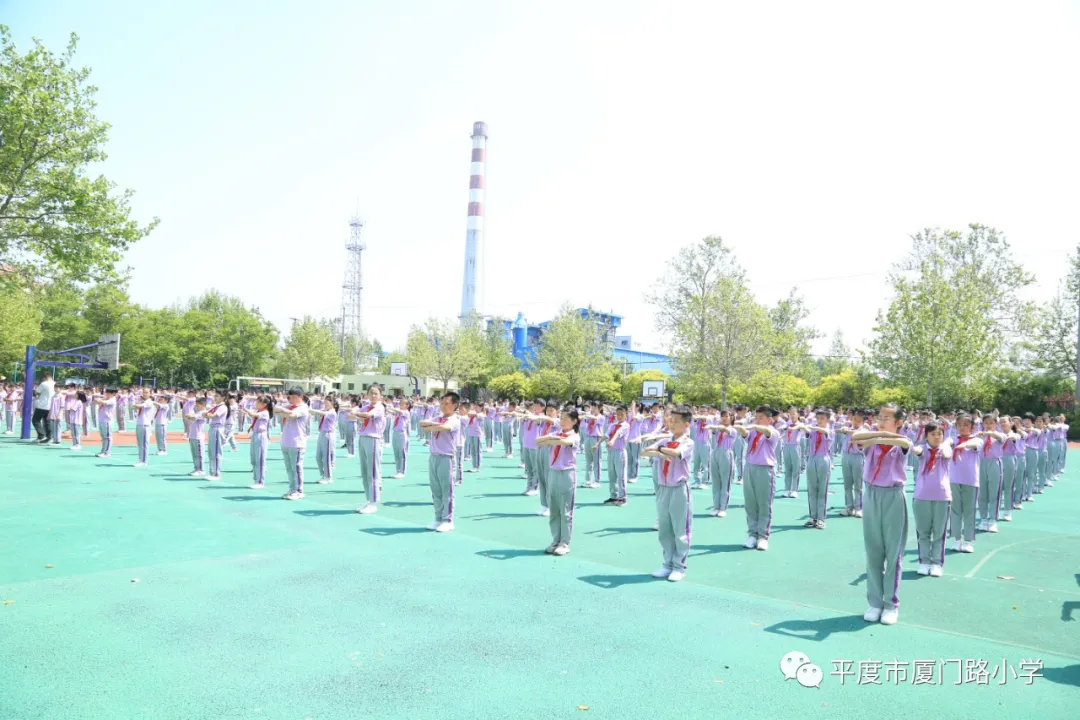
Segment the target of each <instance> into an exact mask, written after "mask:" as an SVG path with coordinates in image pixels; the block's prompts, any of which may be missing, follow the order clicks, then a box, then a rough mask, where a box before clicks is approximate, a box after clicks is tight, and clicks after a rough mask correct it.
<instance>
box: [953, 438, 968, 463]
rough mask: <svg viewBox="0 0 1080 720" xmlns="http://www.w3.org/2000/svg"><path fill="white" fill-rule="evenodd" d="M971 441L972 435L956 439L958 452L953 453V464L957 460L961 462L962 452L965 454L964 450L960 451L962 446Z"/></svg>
mask: <svg viewBox="0 0 1080 720" xmlns="http://www.w3.org/2000/svg"><path fill="white" fill-rule="evenodd" d="M970 439H971V436H970V435H961V436H960V437H958V438H957V439H956V450H954V451H953V456H952V459H953V462H956V461H957V460H959V459H960V454H961V453H962V452H964V451H963V450H961V449H960V446H961V445H963V444H964V443H966V442H967V441H968V440H970Z"/></svg>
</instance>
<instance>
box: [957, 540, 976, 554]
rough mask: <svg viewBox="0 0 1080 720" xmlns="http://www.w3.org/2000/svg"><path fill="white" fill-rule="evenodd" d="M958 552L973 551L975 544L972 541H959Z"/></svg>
mask: <svg viewBox="0 0 1080 720" xmlns="http://www.w3.org/2000/svg"><path fill="white" fill-rule="evenodd" d="M960 552H962V553H973V552H975V544H974V543H969V542H964V543H960Z"/></svg>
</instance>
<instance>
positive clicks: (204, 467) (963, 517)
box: [0, 385, 1068, 624]
mask: <svg viewBox="0 0 1080 720" xmlns="http://www.w3.org/2000/svg"><path fill="white" fill-rule="evenodd" d="M3 392H4V395H3V396H2V397H0V401H2V402H3V403H4V407H5V408H6V407H7V405H8V403H9V402H11V403H12V404H13V405H14V404H17V403H18V400H19V397H18V395H17V392H18V391H17V389H4V391H3ZM12 412H13V410H12ZM174 417H180V418H182V420H183V428H184V435H185V437H186V438H187V441H188V446H189V450H190V453H191V458H192V466H193V469H192V471H191V475H193V476H205V477H206V478H207V479H208V480H211V481H212V480H217V479H218V478H219V477H220V473H221V466H222V455H223V452H224V449H225V448H226V447H229V448H231V449H232V450H233V451H236V450H237V449H238V448H237V444H236V438H235V434H236V433H237V432H244V430H245V428H246V429H247V430H248V432H249V433H250V445H249V459H250V465H251V472H252V476H253V483H252V485H251V488H252V489H255V490H259V489H263V488H265V487H266V472H267V468H266V457H267V450H268V448H269V446H270V442H271V440H270V435H271V430H272V429H278V430H279V431H280V436H279V438H278V443H279V445H280V449H281V453H282V458H283V462H284V465H285V472H286V475H287V477H288V480H289V489H288V492H287V493H286V494H285V495H284V496H283V497H284V499H286V500H300V499H303V498H304V456H305V453H306V449H307V444H308V440H309V437H310V436H311V435H312V434H313V433H314V434H317V441H316V463H317V466H318V470H319V480H318V482H319V483H322V484H329V483H332V482H333V479H334V469H335V465H336V462H337V451H338V450H344V451H345V454H346V457H348V458H354V457H357V456H359V465H360V475H361V479H362V483H363V488H364V493H365V503H364V504H363V505H362V506H361V507H359V508H357V512H358V513H361V514H370V513H374V512H377V511H378V506H379V502H380V497H381V492H382V477H381V472H380V468H381V464H382V455H383V452H384V450H385V448H386V447H390V448H391V449H392V452H393V455H394V462H395V470H396V474H395V475H394V477H395V478H402V477H405V475H406V473H407V472H408V469H409V466H408V457H409V447H410V441H411V440H412V439H413V438H415V439H417V440H419V441H420V442H421V443H423V444H425V445H427V446H428V454H429V458H428V481H429V485H430V488H431V496H432V506H433V511H434V519H433V522H432V523H431V524H430V525H429V526H428V527H429V529H431V530H434V531H437V532H449V531H452V530H453V529H454V511H455V497H454V492H455V487H457V486H460V485H461V484H462V482H463V473H467V472H479V471H480V469H481V466H482V463H483V455H484V454H486V453H492V452H495V451H496V446H497V445H498V446H499V449H498V452H500V453H502V455H503V457H504V458H507V459H510V458H514V457H515V451H516V453H517V455H516V456H517V458H518V460H519V465H520V468H521V469H522V471H523V472H522V478H523V479H524V481H525V483H524V490H523V491H522V494H523V495H525V496H533V497H538V499H539V508H538V510H537V515H540V516H543V517H547V518H548V523H549V527H550V531H551V544H550V545H549V546H548V547H547V548H546V550H545V552H547V553H549V554H552V555H558V556H562V555H566V554H567V553H569V552H570V544H571V538H572V533H573V521H574V504H575V498H576V491H577V489H578V488H600V487H601V477H602V475H603V474H604V472H605V468H606V477H607V491H608V495H609V497H608V499H607V500H605V504H609V505H612V506H616V507H622V506H625V505H626V504H627V502H628V498H627V485H628V484H632V483H636V482H638V479H639V477H640V476H641V475H642V470H643V468H645V467H649V468H650V473H649V474H650V476H651V478H652V481H653V494H654V497H655V508H656V522H655V523H654V525H653V530H655V531H657V532H658V534H659V542H660V546H661V550H662V556H663V565H662V567H661V568H659V569H658V570H657V571H656V572H654V573H653V576H654V577H657V578H666V579H668V580H669V581H673V582H675V581H678V580H681V579H682V578H684V577H685V575H686V570H687V556H688V554H689V550H690V542H691V535H692V526H693V491H694V490H700V489H709V490H711V493H710V498H709V502H710V505H711V510H710V515H712V516H713V517H717V518H724V517H726V516H727V511H728V506H729V502H730V499H731V493H732V487H733V486H734V485H742V487H743V499H744V509H745V515H746V524H747V537H746V542H745V543H744V547H746V548H747V549H755V550H760V551H765V550H768V547H769V539H770V535H771V528H772V517H773V503H774V500H775V499H776V498H777V497H779V498H788V499H796V498H798V496H799V493H800V488H801V486H802V483H803V478H804V476H805V483H806V486H805V491H806V499H807V516H808V520H807V521H806V523H805V527H806V528H813V529H817V530H825V529H826V521H827V517H828V515H829V508H828V486H829V478H830V476H831V474H832V469H833V467H834V465H835V464H839V465H840V469H841V476H842V479H843V488H844V505H843V507H842V508H841V509H840V510H839V511H838V512H837V513H836V514H837V515H839V516H846V517H854V518H861V519H862V527H863V540H864V546H865V552H866V559H867V599H868V604H869V608H868V610H867V612H866V614H865V616H864V617H865V619H866V620H867V621H868V622H877V621H880V622H882V623H884V624H893V623H895V622H896V621H897V618H898V612H899V611H898V607H899V585H900V578H901V563H902V559H903V552H904V547H905V545H906V543H907V538H908V532H909V531H908V527H909V514H908V508H907V492H906V488H905V486H906V485H907V483H908V474H909V473H910V475H911V483H912V485H913V493H912V513H911V514H912V516H913V518H914V523H915V533H916V538H917V544H918V560H919V566H918V573H919V574H920V575H927V576H932V577H940V576H941V575H942V574H943V568H944V564H945V558H946V549H947V548H946V544H947V541H948V537H949V535H950V534H951V536H952V543H951V545H950V546H949V548H948V549H949V550H952V551H955V552H963V553H970V552H973V551H974V545H975V540H976V533H977V532H989V533H996V532H998V531H999V525H998V523H999V522H1010V521H1012V519H1013V512H1014V511H1019V510H1022V509H1024V508H1025V503H1032V502H1034V501H1035V497H1034V496H1035V495H1040V494H1042V493H1044V492H1045V491H1046V490H1047V489H1048V488H1052V487H1053V486H1054V482H1055V480H1056V479H1057V478H1058V477H1059V476H1060V475H1061V473H1062V472H1063V470H1064V468H1065V460H1066V455H1067V453H1066V448H1067V432H1068V425H1067V424H1066V423H1065V417H1064V416H1063V415H1062V416H1054V417H1052V416H1050V415H1048V414H1043V415H1040V416H1035V415H1034V414H1032V413H1026V414H1025V415H1023V416H1021V417H1009V416H1004V415H1000V414H999V413H997V412H996V411H994V412H987V413H979V412H974V413H971V414H968V413H965V412H949V413H946V414H944V415H942V416H936V415H935V414H934V413H932V412H930V411H926V410H924V411H921V412H911V413H905V412H904V411H903V410H901V409H900V408H898V407H896V406H895V405H886V406H884V407H882V408H880V409H878V410H867V409H861V408H846V409H837V410H835V411H834V410H833V409H830V408H817V409H813V408H807V407H796V406H791V407H789V408H788V409H787V410H786V411H783V412H782V411H780V410H776V409H773V408H770V407H767V406H761V407H758V408H756V409H755V410H754V411H753V412H750V411H749V409H748V408H747V407H746V406H744V405H736V406H735V407H733V408H732V409H730V410H729V409H725V410H718V409H716V408H715V407H687V406H678V407H675V406H673V405H670V404H667V405H661V404H654V405H651V406H646V405H638V404H636V403H632V404H630V405H629V406H627V405H614V406H612V405H603V404H600V403H582V402H579V403H569V404H567V403H559V402H555V401H545V400H533V401H530V402H516V401H497V402H476V403H473V402H469V401H463V400H462V399H461V398H460V397H459V396H458V395H457V394H456V393H452V392H451V393H446V394H445V395H443V396H442V397H432V398H427V399H420V398H415V399H408V398H400V397H399V398H384V397H383V395H382V389H381V387H380V386H378V385H372V386H371V387H370V388H369V390H368V391H367V393H366V394H365V395H364V396H362V397H361V396H356V395H348V396H346V395H337V394H329V395H325V396H324V395H313V396H308V395H306V394H305V393H304V392H303V391H301V390H299V389H292V390H289V391H288V392H287V393H281V394H278V395H276V396H274V395H270V394H245V393H222V392H208V391H202V392H197V391H165V392H156V391H153V390H150V389H148V388H141V389H122V390H119V391H118V390H116V389H112V388H105V389H101V390H100V391H98V390H95V389H91V390H86V389H83V388H79V387H75V386H68V387H67V388H66V389H59V390H58V391H57V392H56V394H55V395H54V396H53V399H52V406H51V407H50V409H49V413H48V422H49V428H47V429H46V432H45V433H44V434H43V433H42V432H41V431H40V430H39V442H41V443H50V442H51V443H53V444H56V443H59V442H60V430H61V427H60V426H61V424H63V425H64V426H66V428H67V430H68V432H69V433H70V435H71V442H72V448H71V449H72V450H80V449H81V444H80V443H81V440H80V438H81V436H83V435H85V434H86V432H88V431H89V430H90V429H93V428H94V427H95V426H96V428H97V430H98V432H99V433H100V435H101V452H100V453H98V456H99V457H109V456H110V454H111V451H112V448H111V434H112V426H113V424H114V422H115V423H116V425H117V427H118V429H119V430H124V429H125V422H126V421H130V422H132V423H134V427H135V433H136V446H137V453H138V460H137V462H135V464H134V465H135V467H144V466H145V465H146V464H147V463H148V462H149V455H150V441H151V437H153V439H154V442H155V445H156V450H157V455H166V454H167V453H168V440H167V432H166V431H167V426H168V423H169V421H170V419H172V418H174ZM13 422H14V421H13V420H12V419H8V420H7V423H8V425H7V428H8V429H9V430H10V429H11V428H12V427H13ZM151 428H153V429H152V430H151ZM579 455H583V456H584V461H585V462H584V477H583V478H582V479H581V483H580V484H579V483H578V477H577V471H578V465H579V462H578V456H579ZM204 461H205V462H204ZM642 461H644V462H642ZM466 465H468V466H469V467H468V469H466V468H465V466H466ZM778 475H779V476H782V477H783V483H784V487H783V491H782V492H781V493H780V494H779V495H778V494H777V492H776V484H777V477H778Z"/></svg>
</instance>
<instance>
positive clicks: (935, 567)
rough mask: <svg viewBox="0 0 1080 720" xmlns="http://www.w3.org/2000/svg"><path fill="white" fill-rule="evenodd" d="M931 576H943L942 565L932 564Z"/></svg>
mask: <svg viewBox="0 0 1080 720" xmlns="http://www.w3.org/2000/svg"><path fill="white" fill-rule="evenodd" d="M930 577H941V566H940V565H931V566H930Z"/></svg>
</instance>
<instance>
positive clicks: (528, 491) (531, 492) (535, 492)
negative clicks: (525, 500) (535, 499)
mask: <svg viewBox="0 0 1080 720" xmlns="http://www.w3.org/2000/svg"><path fill="white" fill-rule="evenodd" d="M522 494H523V495H528V496H530V497H532V496H534V495H539V494H540V491H539V490H526V491H525V492H524V493H522Z"/></svg>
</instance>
